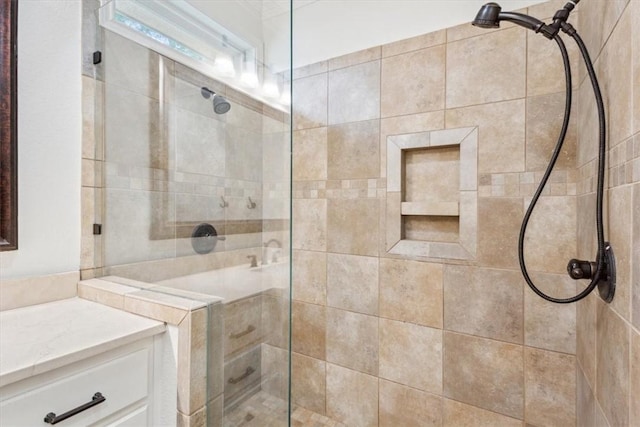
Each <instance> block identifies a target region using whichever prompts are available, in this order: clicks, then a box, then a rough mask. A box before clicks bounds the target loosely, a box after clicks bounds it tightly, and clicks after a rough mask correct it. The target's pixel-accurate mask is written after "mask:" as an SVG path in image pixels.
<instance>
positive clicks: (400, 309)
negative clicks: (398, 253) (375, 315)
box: [380, 258, 443, 328]
mask: <svg viewBox="0 0 640 427" xmlns="http://www.w3.org/2000/svg"><path fill="white" fill-rule="evenodd" d="M442 270H443V267H442V265H440V264H431V263H424V262H417V261H408V260H396V259H387V258H381V259H380V316H381V317H386V318H389V319H392V320H400V321H403V322H411V323H417V324H419V325H424V326H430V327H432V328H442V304H443V302H442V301H443V272H442Z"/></svg>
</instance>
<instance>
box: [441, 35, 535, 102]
mask: <svg viewBox="0 0 640 427" xmlns="http://www.w3.org/2000/svg"><path fill="white" fill-rule="evenodd" d="M526 51H527V50H526V31H525V30H524V29H522V28H512V29H508V30H505V31H498V32H493V33H486V34H483V35H481V36H478V37H472V38H468V39H464V40H460V41H456V42H451V43H449V44H448V45H447V95H446V105H447V108H456V107H462V106H466V105H475V104H485V103H487V102H496V101H504V100H507V99H516V98H522V97H524V95H525V84H526V82H525V77H526V72H525V67H526ZM470 73H472V75H473V78H470V75H471V74H470Z"/></svg>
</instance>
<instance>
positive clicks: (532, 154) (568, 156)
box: [526, 92, 577, 171]
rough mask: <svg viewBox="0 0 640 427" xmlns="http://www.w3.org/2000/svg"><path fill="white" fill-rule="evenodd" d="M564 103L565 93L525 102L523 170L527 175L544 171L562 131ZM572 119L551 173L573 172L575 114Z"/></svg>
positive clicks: (537, 97) (529, 99)
mask: <svg viewBox="0 0 640 427" xmlns="http://www.w3.org/2000/svg"><path fill="white" fill-rule="evenodd" d="M564 103H565V94H564V92H560V93H552V94H549V95H542V96H531V97H528V98H527V146H526V160H527V165H526V166H527V170H528V171H541V170H544V169H545V168H546V167H547V164H548V163H549V160H550V159H551V153H552V152H553V150H554V148H555V145H556V142H557V139H558V135H559V134H560V129H561V127H562V121H563V115H564V106H565V104H564ZM573 103H574V110H573V111H577V108H575V104H577V102H576V100H574V101H573ZM571 117H572V120H571V121H570V122H569V129H568V132H567V136H566V139H565V141H564V145H563V146H562V151H561V152H560V156H559V157H558V161H557V162H556V164H555V166H554V170H566V169H573V168H575V164H576V143H577V142H576V136H577V134H576V122H577V114H575V113H574V114H572V116H571Z"/></svg>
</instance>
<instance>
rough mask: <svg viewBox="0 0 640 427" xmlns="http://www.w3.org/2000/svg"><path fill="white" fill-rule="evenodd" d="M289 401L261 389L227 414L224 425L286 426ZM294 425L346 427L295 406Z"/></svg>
mask: <svg viewBox="0 0 640 427" xmlns="http://www.w3.org/2000/svg"><path fill="white" fill-rule="evenodd" d="M286 425H287V401H286V400H282V399H279V398H277V397H275V396H272V395H270V394H268V393H266V392H264V391H260V392H258V393H256V394H254V395H253V396H251V397H250V398H249V399H247V400H245V401H244V402H243V403H242V404H241V405H239V406H238V407H236V408H234V409H233V410H231V411H230V412H228V413H226V414H225V418H224V427H285V426H286ZM291 426H292V427H346V426H345V425H344V424H341V423H339V422H337V421H334V420H332V419H330V418H327V417H325V416H322V415H320V414H316V413H315V412H312V411H309V410H307V409H305V408H301V407H295V406H294V408H293V412H292V414H291Z"/></svg>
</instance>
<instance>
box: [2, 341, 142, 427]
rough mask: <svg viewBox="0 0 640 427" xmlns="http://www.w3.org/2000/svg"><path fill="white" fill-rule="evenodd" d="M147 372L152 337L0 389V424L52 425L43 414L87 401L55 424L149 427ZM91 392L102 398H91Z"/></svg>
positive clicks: (66, 410) (69, 408) (58, 413)
mask: <svg viewBox="0 0 640 427" xmlns="http://www.w3.org/2000/svg"><path fill="white" fill-rule="evenodd" d="M152 373H153V339H146V340H143V341H142V342H138V343H135V344H131V345H128V346H125V347H124V348H121V349H117V350H115V351H111V352H108V353H106V354H103V355H100V356H98V357H94V358H91V359H90V360H86V361H82V362H79V363H75V364H72V365H69V366H66V367H63V368H60V369H57V370H54V371H52V372H47V373H45V374H42V375H38V376H35V377H32V378H29V379H27V380H23V381H20V382H18V383H15V384H10V385H8V386H6V387H4V388H3V389H2V390H0V399H2V400H1V402H0V425H2V426H16V427H17V426H29V427H33V426H46V425H51V423H47V422H45V421H44V419H45V417H46V416H47V414H49V413H55V416H58V417H60V415H63V414H64V413H67V412H69V411H72V410H73V409H75V408H78V407H82V406H83V405H84V406H88V405H85V404H87V403H89V402H91V403H94V406H91V407H89V408H87V409H85V410H84V411H82V412H80V413H78V414H76V415H73V416H71V417H69V418H67V419H65V420H63V421H59V422H58V423H56V424H59V425H60V426H64V427H67V426H89V425H113V426H126V425H131V426H149V425H151V424H150V421H151V417H150V416H149V415H150V408H151V405H152V404H153V402H152V399H153V396H152V388H151V385H152V377H151V375H152ZM96 393H100V394H101V395H102V397H103V398H104V400H102V399H95V400H93V397H94V395H95V394H96ZM98 400H99V401H100V402H97V401H98ZM55 416H52V417H50V418H53V419H54V420H55Z"/></svg>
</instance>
